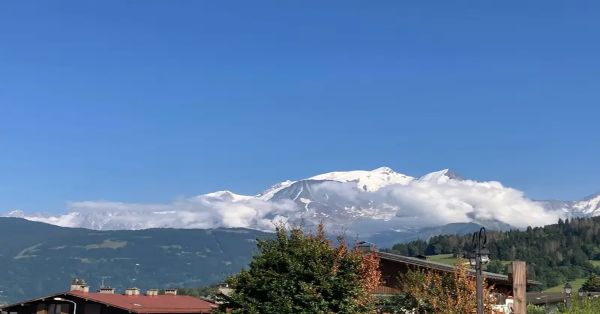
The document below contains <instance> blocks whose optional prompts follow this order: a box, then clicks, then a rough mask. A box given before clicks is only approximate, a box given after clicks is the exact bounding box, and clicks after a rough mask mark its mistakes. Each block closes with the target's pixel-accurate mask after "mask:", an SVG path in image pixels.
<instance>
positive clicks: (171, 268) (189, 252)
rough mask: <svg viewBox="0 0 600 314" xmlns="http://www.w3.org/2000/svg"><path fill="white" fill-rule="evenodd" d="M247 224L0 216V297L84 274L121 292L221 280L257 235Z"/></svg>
mask: <svg viewBox="0 0 600 314" xmlns="http://www.w3.org/2000/svg"><path fill="white" fill-rule="evenodd" d="M270 236H271V234H268V233H264V232H260V231H255V230H249V229H239V228H237V229H224V228H221V229H206V230H198V229H147V230H137V231H95V230H87V229H78V228H61V227H57V226H52V225H47V224H43V223H38V222H32V221H27V220H23V219H17V218H0V270H1V271H0V304H2V303H8V302H12V301H17V300H23V299H28V298H33V297H38V296H42V295H47V294H49V293H52V292H59V291H64V290H66V289H68V287H69V283H70V281H71V279H73V278H75V277H77V278H83V279H85V280H87V282H88V283H89V284H90V286H91V289H92V290H96V289H98V288H99V286H100V283H101V282H102V281H104V283H105V284H107V285H110V286H111V287H114V288H117V290H119V291H121V292H122V291H123V289H125V288H127V287H132V286H136V287H138V288H141V289H148V288H158V289H164V288H175V287H177V288H179V287H196V286H206V285H210V284H213V283H216V282H220V281H221V280H223V279H224V278H226V277H227V276H228V275H230V274H234V273H237V272H239V271H240V269H241V268H242V267H245V266H246V265H247V264H248V262H249V261H250V259H251V258H252V254H253V252H254V251H255V249H256V243H255V240H256V239H264V238H267V237H270Z"/></svg>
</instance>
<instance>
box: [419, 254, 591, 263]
mask: <svg viewBox="0 0 600 314" xmlns="http://www.w3.org/2000/svg"><path fill="white" fill-rule="evenodd" d="M427 259H428V260H430V261H432V262H438V263H442V264H447V265H456V261H457V260H458V259H457V258H456V257H453V256H452V254H439V255H429V256H427ZM500 262H502V264H504V265H508V263H510V262H509V261H500ZM598 262H599V263H600V261H598ZM598 265H600V264H598Z"/></svg>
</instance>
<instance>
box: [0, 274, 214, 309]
mask: <svg viewBox="0 0 600 314" xmlns="http://www.w3.org/2000/svg"><path fill="white" fill-rule="evenodd" d="M214 308H215V305H214V304H213V303H211V302H208V301H204V300H201V299H198V298H194V297H190V296H180V295H177V290H174V289H173V290H165V294H160V295H159V294H158V290H156V289H151V290H148V291H147V292H146V293H144V294H142V293H140V290H139V289H137V288H131V289H127V290H125V293H124V294H116V293H115V290H114V289H111V288H102V289H100V291H98V292H95V293H93V292H89V288H88V287H87V285H85V283H83V282H82V281H74V283H73V284H72V285H71V290H70V291H67V292H61V293H57V294H52V295H48V296H45V297H41V298H37V299H33V300H29V301H23V302H19V303H15V304H11V305H7V306H4V307H2V308H1V313H2V314H126V313H140V314H167V313H169V314H208V313H210V312H211V311H212V310H213V309H214Z"/></svg>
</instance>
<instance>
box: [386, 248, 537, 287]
mask: <svg viewBox="0 0 600 314" xmlns="http://www.w3.org/2000/svg"><path fill="white" fill-rule="evenodd" d="M377 255H378V256H379V258H380V259H382V260H388V261H392V262H398V263H403V264H408V265H412V266H417V267H423V268H429V269H434V270H439V271H443V272H453V271H454V266H452V265H447V264H442V263H438V262H433V261H428V260H426V259H422V258H417V257H409V256H404V255H398V254H393V253H387V252H377ZM470 271H471V272H472V273H473V274H475V270H474V269H471V270H470ZM483 276H484V277H485V278H487V279H489V280H492V281H495V282H502V283H506V284H509V283H510V280H509V279H508V276H507V275H502V274H496V273H490V272H487V271H484V272H483ZM527 284H528V285H540V284H541V283H540V282H538V281H534V280H527Z"/></svg>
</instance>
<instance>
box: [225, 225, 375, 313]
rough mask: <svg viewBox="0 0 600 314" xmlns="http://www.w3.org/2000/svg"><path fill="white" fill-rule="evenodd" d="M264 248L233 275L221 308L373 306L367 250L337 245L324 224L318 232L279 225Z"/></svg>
mask: <svg viewBox="0 0 600 314" xmlns="http://www.w3.org/2000/svg"><path fill="white" fill-rule="evenodd" d="M258 250H259V252H258V254H256V255H255V256H254V258H253V260H252V262H251V263H250V266H249V268H248V269H247V270H242V271H241V272H240V273H239V274H238V275H236V276H234V277H232V278H230V280H228V283H229V286H230V287H231V288H233V289H234V292H233V294H232V295H231V296H230V298H229V300H228V302H227V303H226V304H224V305H223V306H222V308H221V311H225V309H226V308H229V309H231V310H232V311H233V313H244V314H250V313H252V314H259V313H278V314H302V313H306V314H309V313H311V314H312V313H346V314H359V313H361V314H362V313H369V312H371V311H372V308H371V307H372V306H373V303H372V302H370V294H369V291H367V290H366V289H365V287H364V285H363V283H362V282H363V278H362V277H361V268H362V260H363V258H362V255H361V254H360V253H357V252H356V253H353V252H349V251H347V250H346V249H345V245H344V244H343V243H342V244H341V245H340V246H338V247H333V246H332V245H331V244H330V242H329V241H328V240H327V238H326V237H325V234H324V232H323V231H322V229H320V231H319V232H318V233H317V234H316V235H313V234H307V233H304V232H303V231H302V230H300V229H297V228H292V229H291V230H288V229H287V228H286V227H284V226H279V227H278V228H277V231H276V237H275V239H272V240H261V241H258ZM378 278H379V277H378V276H377V280H378ZM364 301H368V302H364Z"/></svg>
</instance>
